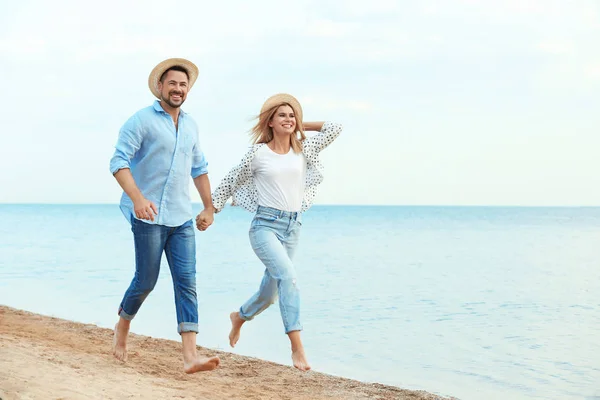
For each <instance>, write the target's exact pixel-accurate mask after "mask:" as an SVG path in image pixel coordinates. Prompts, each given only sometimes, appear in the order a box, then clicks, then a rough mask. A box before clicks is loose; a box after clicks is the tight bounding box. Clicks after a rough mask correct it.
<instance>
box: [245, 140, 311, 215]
mask: <svg viewBox="0 0 600 400" xmlns="http://www.w3.org/2000/svg"><path fill="white" fill-rule="evenodd" d="M252 175H253V176H254V181H255V184H256V189H257V191H258V205H261V206H263V207H272V208H276V209H278V210H282V211H292V212H297V211H300V210H301V209H302V196H303V194H304V179H305V176H306V158H305V157H304V154H303V153H294V150H293V149H291V148H290V151H289V153H287V154H277V153H275V152H274V151H273V150H271V149H270V148H269V146H267V145H264V146H262V147H261V148H260V149H259V150H258V151H257V152H256V155H255V156H254V159H253V160H252Z"/></svg>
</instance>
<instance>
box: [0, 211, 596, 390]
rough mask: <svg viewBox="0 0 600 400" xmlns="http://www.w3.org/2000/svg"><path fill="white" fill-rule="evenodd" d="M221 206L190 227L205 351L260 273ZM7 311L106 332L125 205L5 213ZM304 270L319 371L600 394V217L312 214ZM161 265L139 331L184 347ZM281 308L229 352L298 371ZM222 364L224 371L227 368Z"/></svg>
mask: <svg viewBox="0 0 600 400" xmlns="http://www.w3.org/2000/svg"><path fill="white" fill-rule="evenodd" d="M251 217H252V215H251V214H249V213H247V212H245V211H243V210H240V209H231V208H229V209H226V210H225V211H224V212H223V213H222V214H219V215H218V216H217V221H216V223H215V225H214V226H213V227H211V228H210V230H209V231H207V232H197V235H196V238H197V243H198V291H199V307H200V325H201V328H200V329H201V332H200V334H199V336H198V343H199V344H200V345H203V346H207V347H211V348H217V349H223V350H229V346H228V342H227V335H228V332H229V320H228V314H229V312H230V311H232V310H234V309H236V308H237V307H239V305H240V304H241V303H242V302H243V301H244V300H246V298H247V297H249V296H250V295H251V294H252V293H253V292H254V291H255V290H256V289H257V288H258V285H259V283H260V279H261V277H262V273H263V268H262V266H261V264H260V263H259V262H258V260H257V259H256V258H255V256H254V254H253V252H252V250H251V248H250V246H249V243H248V236H247V230H248V226H249V223H250V220H251ZM0 221H2V224H1V225H0V238H1V240H0V256H1V257H0V304H5V305H9V306H12V307H17V308H22V309H26V310H30V311H33V312H38V313H42V314H48V315H53V316H57V317H61V318H68V319H73V320H77V321H81V322H85V323H94V324H97V325H99V326H102V327H112V326H113V325H114V322H115V321H116V309H117V306H118V304H119V301H120V300H121V296H122V295H123V293H124V291H125V289H126V288H127V286H128V284H129V281H130V279H131V277H132V271H133V245H132V237H131V232H130V230H129V226H128V224H127V222H126V221H125V219H124V218H123V216H122V215H121V213H120V211H119V209H118V207H117V206H116V205H102V206H80V205H77V206H74V205H64V206H59V205H43V206H36V205H0ZM303 222H304V227H303V232H302V239H301V244H300V248H299V251H298V253H297V254H298V255H297V258H296V265H297V269H298V275H299V283H300V285H301V286H300V287H301V291H302V302H303V323H304V327H305V332H304V341H305V346H306V348H307V352H308V355H309V359H310V361H311V363H312V365H313V368H314V369H316V370H318V371H322V372H327V373H331V374H335V375H341V376H346V377H351V378H356V379H359V380H364V381H376V382H381V383H387V384H392V385H397V386H401V387H406V388H413V389H425V390H428V391H431V392H434V393H439V394H444V395H453V396H456V397H458V398H460V399H503V400H504V399H586V400H592V399H594V400H597V399H600V257H599V250H598V249H597V248H598V245H599V244H600V208H487V207H482V208H473V207H324V206H321V207H313V208H312V209H311V210H310V212H309V213H307V214H306V215H305V216H304V221H303ZM172 299H173V293H172V287H171V278H170V275H169V270H168V267H167V265H166V264H164V268H163V269H162V271H161V276H160V280H159V282H158V284H157V287H156V289H155V291H154V292H153V293H152V294H151V295H150V297H149V298H148V300H147V301H146V303H145V304H144V306H143V307H142V309H141V311H140V313H139V314H138V316H137V318H136V319H135V321H134V324H133V325H132V330H133V331H134V332H137V333H142V334H146V335H151V336H156V337H164V338H169V339H175V340H178V338H179V336H178V335H177V333H176V321H175V311H174V305H173V300H172ZM288 346H289V345H288V341H287V337H286V336H285V335H284V334H283V327H282V324H281V320H280V317H279V310H278V307H276V306H275V307H271V308H270V309H269V310H267V311H266V312H265V313H263V314H261V315H260V316H259V317H258V318H257V319H256V320H255V321H253V322H251V323H249V324H247V325H246V326H244V329H243V332H242V338H241V340H240V342H239V344H238V346H237V347H236V349H235V351H234V352H235V353H239V354H244V355H249V356H255V357H260V358H264V359H269V360H272V361H275V362H280V363H285V364H288V365H289V364H290V359H289V349H288ZM224 367H225V368H226V366H224Z"/></svg>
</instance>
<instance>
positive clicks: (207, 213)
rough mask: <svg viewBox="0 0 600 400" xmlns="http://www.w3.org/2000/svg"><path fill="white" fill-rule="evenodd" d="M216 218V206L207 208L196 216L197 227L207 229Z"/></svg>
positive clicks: (202, 229) (201, 229)
mask: <svg viewBox="0 0 600 400" xmlns="http://www.w3.org/2000/svg"><path fill="white" fill-rule="evenodd" d="M214 220H215V209H214V207H210V208H205V209H204V210H202V212H201V213H200V214H198V216H197V217H196V228H198V230H200V231H205V230H207V229H208V227H209V226H211V225H212V223H213V222H214Z"/></svg>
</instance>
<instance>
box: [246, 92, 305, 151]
mask: <svg viewBox="0 0 600 400" xmlns="http://www.w3.org/2000/svg"><path fill="white" fill-rule="evenodd" d="M281 106H289V107H290V108H291V109H292V110H293V111H294V117H295V119H296V134H295V135H290V145H291V146H292V149H293V150H294V153H300V152H301V151H302V142H303V141H304V139H306V135H305V134H304V129H303V126H302V114H299V113H298V111H297V110H295V109H294V107H293V106H292V105H291V104H289V103H285V102H282V103H278V104H276V105H274V106H272V107H270V108H268V109H266V110H264V111H263V112H261V113H260V114H259V115H258V116H257V117H256V118H257V119H258V122H257V123H256V125H254V127H253V128H252V130H251V131H250V137H251V141H252V143H253V144H258V143H268V142H270V141H271V140H273V128H271V127H270V126H269V122H271V119H272V118H273V115H275V112H276V111H277V110H278V109H279V107H281ZM298 134H299V135H298ZM298 136H299V137H298Z"/></svg>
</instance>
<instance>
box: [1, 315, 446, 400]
mask: <svg viewBox="0 0 600 400" xmlns="http://www.w3.org/2000/svg"><path fill="white" fill-rule="evenodd" d="M111 343H112V330H109V329H105V328H99V327H97V326H94V325H86V324H80V323H75V322H71V321H66V320H62V319H57V318H52V317H47V316H42V315H38V314H33V313H29V312H26V311H21V310H16V309H13V308H10V307H5V306H0V399H2V400H13V399H65V400H66V399H250V400H255V399H306V400H309V399H310V400H318V399H346V400H349V399H411V400H430V399H440V397H439V396H434V395H432V394H429V393H426V392H423V391H410V390H404V389H400V388H396V387H392V386H386V385H381V384H377V383H363V382H358V381H355V380H350V379H344V378H338V377H334V376H330V375H326V374H322V373H318V372H314V371H311V372H308V373H302V372H300V371H297V370H295V369H294V368H293V367H289V366H284V365H279V364H275V363H272V362H268V361H263V360H259V359H255V358H250V357H243V356H239V355H235V354H231V353H226V352H222V351H215V350H210V349H206V348H202V347H198V349H199V352H200V354H202V355H209V354H218V355H219V357H220V358H221V367H220V368H219V369H217V370H215V371H212V372H205V373H199V374H195V375H186V374H185V373H183V372H182V363H181V359H180V357H181V343H179V342H175V341H170V340H163V339H154V338H151V337H147V336H141V335H135V334H132V335H131V337H130V339H129V360H128V361H127V363H121V362H119V361H117V360H116V359H114V358H113V356H112V354H111Z"/></svg>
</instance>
